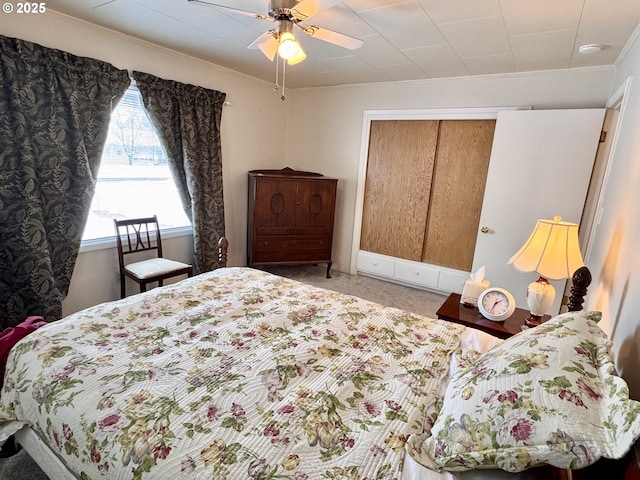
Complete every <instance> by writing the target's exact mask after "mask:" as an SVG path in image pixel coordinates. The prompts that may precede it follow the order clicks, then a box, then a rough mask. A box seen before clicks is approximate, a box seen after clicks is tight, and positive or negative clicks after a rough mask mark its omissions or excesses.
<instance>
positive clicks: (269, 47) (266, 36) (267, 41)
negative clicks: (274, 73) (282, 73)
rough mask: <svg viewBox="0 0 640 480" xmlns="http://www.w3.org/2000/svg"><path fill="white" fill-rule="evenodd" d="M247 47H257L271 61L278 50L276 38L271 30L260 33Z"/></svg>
mask: <svg viewBox="0 0 640 480" xmlns="http://www.w3.org/2000/svg"><path fill="white" fill-rule="evenodd" d="M247 48H248V49H251V50H253V49H256V48H259V49H260V51H261V52H262V53H263V54H264V56H265V57H267V58H268V59H269V60H271V61H273V59H274V58H275V56H276V52H277V51H278V40H276V37H275V36H274V32H273V30H270V31H268V32H265V33H263V34H262V35H260V36H259V37H258V38H257V39H256V40H255V41H254V42H253V43H252V44H251V45H249V46H248V47H247Z"/></svg>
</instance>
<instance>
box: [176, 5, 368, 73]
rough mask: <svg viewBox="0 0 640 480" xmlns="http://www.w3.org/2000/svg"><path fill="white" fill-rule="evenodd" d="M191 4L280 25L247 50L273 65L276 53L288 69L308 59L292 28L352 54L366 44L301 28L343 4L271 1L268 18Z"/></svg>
mask: <svg viewBox="0 0 640 480" xmlns="http://www.w3.org/2000/svg"><path fill="white" fill-rule="evenodd" d="M188 1H189V2H192V3H197V4H202V5H209V6H213V7H216V8H219V9H222V10H226V11H229V12H231V13H236V14H239V15H246V16H249V17H253V18H258V19H261V20H268V21H270V22H277V24H278V26H277V27H276V28H273V29H271V30H269V31H267V32H265V33H263V34H262V35H261V36H260V37H258V38H257V39H256V40H255V41H254V42H253V43H252V44H251V45H249V46H248V47H247V48H249V49H260V51H261V52H262V53H263V54H264V55H265V56H266V57H267V58H268V59H269V60H271V61H273V59H274V57H275V55H276V53H277V54H278V55H279V56H280V57H281V58H283V59H285V60H287V63H288V64H289V65H294V64H296V63H300V62H301V61H302V60H304V59H305V58H306V56H307V55H306V54H305V53H304V51H303V50H302V47H301V46H300V44H299V43H298V41H297V40H296V39H295V37H294V35H293V27H296V28H298V29H300V30H302V31H303V32H304V33H306V34H307V35H309V36H310V37H313V38H317V39H320V40H324V41H325V42H329V43H332V44H334V45H338V46H340V47H344V48H348V49H350V50H355V49H356V48H359V47H360V46H361V45H362V43H363V42H362V40H360V39H359V38H354V37H349V36H348V35H343V34H342V33H338V32H334V31H332V30H328V29H326V28H323V27H318V26H315V25H306V24H302V22H305V21H306V20H308V19H309V18H311V17H313V16H314V15H316V14H317V13H318V12H319V11H320V10H323V9H326V8H330V7H333V6H334V5H337V4H338V3H340V2H341V1H342V0H270V2H269V10H268V12H267V15H263V14H261V13H254V12H248V11H246V10H239V9H237V8H233V7H228V6H226V5H219V4H217V3H212V2H209V1H206V0H188Z"/></svg>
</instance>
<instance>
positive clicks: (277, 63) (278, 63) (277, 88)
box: [273, 56, 280, 92]
mask: <svg viewBox="0 0 640 480" xmlns="http://www.w3.org/2000/svg"><path fill="white" fill-rule="evenodd" d="M279 66H280V59H279V58H278V57H277V56H276V83H275V85H274V86H273V91H274V92H277V91H278V90H280V85H279V84H278V75H279V72H278V70H279Z"/></svg>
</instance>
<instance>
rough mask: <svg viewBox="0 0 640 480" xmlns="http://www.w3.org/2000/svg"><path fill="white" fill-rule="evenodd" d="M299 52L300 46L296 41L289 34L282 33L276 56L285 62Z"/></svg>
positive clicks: (291, 34)
mask: <svg viewBox="0 0 640 480" xmlns="http://www.w3.org/2000/svg"><path fill="white" fill-rule="evenodd" d="M300 50H301V48H300V45H298V42H297V41H296V37H294V36H293V33H291V32H283V33H281V34H280V39H279V46H278V55H280V57H281V58H284V59H285V60H289V59H290V58H293V57H295V56H296V55H297V54H298V52H299V51H300Z"/></svg>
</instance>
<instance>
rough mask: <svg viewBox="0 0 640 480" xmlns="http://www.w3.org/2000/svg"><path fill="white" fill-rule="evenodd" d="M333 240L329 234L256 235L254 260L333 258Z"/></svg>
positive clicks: (321, 259) (283, 260) (295, 260)
mask: <svg viewBox="0 0 640 480" xmlns="http://www.w3.org/2000/svg"><path fill="white" fill-rule="evenodd" d="M331 240H332V237H331V236H328V235H320V236H293V235H277V236H276V235H270V236H258V237H256V241H255V247H254V255H253V261H254V262H255V263H260V262H286V261H291V262H301V261H318V262H322V261H329V260H331Z"/></svg>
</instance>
